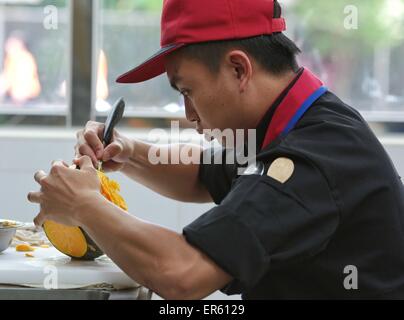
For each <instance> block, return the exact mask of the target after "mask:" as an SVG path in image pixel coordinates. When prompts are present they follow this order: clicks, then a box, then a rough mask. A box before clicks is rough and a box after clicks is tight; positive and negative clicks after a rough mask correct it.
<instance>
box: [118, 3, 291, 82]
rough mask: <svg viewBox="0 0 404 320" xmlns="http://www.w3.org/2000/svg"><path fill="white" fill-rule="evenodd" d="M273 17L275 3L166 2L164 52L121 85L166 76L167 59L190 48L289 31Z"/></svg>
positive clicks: (126, 76) (125, 77)
mask: <svg viewBox="0 0 404 320" xmlns="http://www.w3.org/2000/svg"><path fill="white" fill-rule="evenodd" d="M273 16H274V0H203V1H201V0H164V4H163V14H162V19H161V49H160V51H158V52H157V53H156V54H154V55H153V56H152V57H151V58H149V59H148V60H146V61H145V62H144V63H142V64H141V65H140V66H138V67H136V68H134V69H132V70H131V71H129V72H127V73H125V74H123V75H121V76H120V77H118V79H117V82H119V83H138V82H143V81H146V80H149V79H152V78H154V77H157V76H159V75H161V74H163V73H164V72H166V68H165V57H166V56H167V55H168V54H170V53H171V52H173V51H175V50H178V49H179V48H181V47H183V46H186V45H188V44H192V43H201V42H208V41H217V40H231V39H243V38H250V37H254V36H259V35H270V34H272V33H274V32H282V31H284V30H286V23H285V19H283V18H276V19H275V18H273Z"/></svg>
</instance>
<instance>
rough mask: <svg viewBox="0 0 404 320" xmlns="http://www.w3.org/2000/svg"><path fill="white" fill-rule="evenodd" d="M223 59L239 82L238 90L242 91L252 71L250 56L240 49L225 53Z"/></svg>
mask: <svg viewBox="0 0 404 320" xmlns="http://www.w3.org/2000/svg"><path fill="white" fill-rule="evenodd" d="M225 59H226V63H227V64H228V65H229V66H230V68H231V70H232V73H233V76H234V77H235V78H236V79H237V80H238V82H239V88H240V92H244V91H245V89H246V88H247V85H248V83H249V82H250V80H251V77H252V73H253V67H252V63H251V60H250V57H249V56H248V55H247V54H246V53H245V52H243V51H241V50H233V51H230V52H229V53H228V54H227V55H226V58H225Z"/></svg>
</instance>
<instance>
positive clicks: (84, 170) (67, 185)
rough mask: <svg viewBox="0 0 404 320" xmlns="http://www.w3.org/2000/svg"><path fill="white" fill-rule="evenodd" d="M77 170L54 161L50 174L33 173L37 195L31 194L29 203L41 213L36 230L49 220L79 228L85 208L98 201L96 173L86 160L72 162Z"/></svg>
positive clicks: (37, 218)
mask: <svg viewBox="0 0 404 320" xmlns="http://www.w3.org/2000/svg"><path fill="white" fill-rule="evenodd" d="M75 164H76V165H78V166H79V168H80V170H77V169H74V168H71V167H69V166H68V165H67V164H66V163H64V162H62V161H54V162H53V163H52V168H51V170H50V173H49V174H48V175H47V174H46V173H45V172H44V171H38V172H37V173H35V176H34V179H35V181H36V182H38V184H39V185H40V186H41V189H40V191H38V192H30V193H29V194H28V200H29V201H30V202H32V203H38V204H39V205H40V213H39V214H38V216H37V217H36V218H35V219H34V222H35V224H36V225H37V226H42V225H43V223H44V222H45V220H52V221H55V222H58V223H62V224H65V225H70V226H80V220H81V219H80V218H81V215H82V214H86V212H85V210H83V209H84V208H85V207H86V205H87V204H89V203H92V202H94V201H97V199H99V198H100V197H102V195H101V194H100V192H99V190H100V181H99V179H98V175H97V171H96V169H95V168H94V166H93V164H92V162H91V159H90V158H89V157H88V156H84V157H81V158H79V159H77V160H75Z"/></svg>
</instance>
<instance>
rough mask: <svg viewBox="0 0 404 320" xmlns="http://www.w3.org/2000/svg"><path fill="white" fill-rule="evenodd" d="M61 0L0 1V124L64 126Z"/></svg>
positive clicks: (64, 13) (63, 8)
mask: <svg viewBox="0 0 404 320" xmlns="http://www.w3.org/2000/svg"><path fill="white" fill-rule="evenodd" d="M66 3H67V1H66V0H57V1H40V0H19V1H15V0H14V1H11V0H0V125H4V124H6V125H7V124H10V125H15V124H36V125H49V124H54V125H64V124H65V121H66V120H65V118H66V114H67V110H68V106H67V97H66V91H67V88H66V86H67V75H68V63H69V56H68V54H66V52H68V44H69V41H68V37H69V34H68V32H69V30H68V9H67V4H66Z"/></svg>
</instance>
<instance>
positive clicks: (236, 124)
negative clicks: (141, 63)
mask: <svg viewBox="0 0 404 320" xmlns="http://www.w3.org/2000/svg"><path fill="white" fill-rule="evenodd" d="M166 69H167V75H168V78H169V80H170V83H171V85H172V86H173V87H174V88H175V89H176V90H178V91H179V92H181V93H182V94H183V96H184V103H185V110H186V117H187V119H188V120H189V121H191V122H194V123H195V124H196V129H197V130H198V132H199V133H202V130H204V129H220V130H224V129H233V130H235V129H241V128H243V126H242V119H240V118H241V117H240V116H239V114H238V112H237V110H238V107H239V105H240V103H241V102H240V99H239V98H240V96H239V95H240V90H239V82H238V81H237V77H236V76H235V75H234V73H232V70H230V69H231V68H226V66H223V67H222V68H221V69H220V71H219V73H217V74H214V73H212V71H210V70H209V69H208V68H207V67H206V66H205V65H203V64H202V63H201V62H199V61H197V60H194V59H189V58H185V57H183V55H181V54H173V55H171V56H169V57H168V58H167V59H166Z"/></svg>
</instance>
